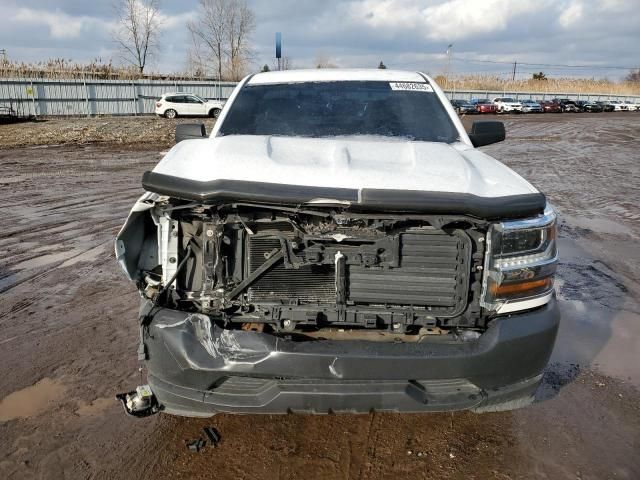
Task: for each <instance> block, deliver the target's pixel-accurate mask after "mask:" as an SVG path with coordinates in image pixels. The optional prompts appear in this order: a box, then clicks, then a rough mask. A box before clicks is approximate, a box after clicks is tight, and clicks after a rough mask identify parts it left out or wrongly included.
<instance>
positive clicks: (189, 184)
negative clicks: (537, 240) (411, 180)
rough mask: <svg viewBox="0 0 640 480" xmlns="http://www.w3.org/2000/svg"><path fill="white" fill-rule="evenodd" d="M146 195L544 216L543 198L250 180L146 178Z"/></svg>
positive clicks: (492, 216)
mask: <svg viewBox="0 0 640 480" xmlns="http://www.w3.org/2000/svg"><path fill="white" fill-rule="evenodd" d="M142 186H143V187H144V188H145V190H148V191H150V192H155V193H159V194H162V195H169V196H171V197H175V198H180V199H183V200H198V201H212V200H222V201H236V202H237V201H253V202H268V203H278V204H283V203H284V204H291V203H294V204H301V203H305V202H309V201H311V200H314V199H318V198H326V199H332V200H339V201H347V202H351V203H352V204H353V205H355V206H357V207H360V208H362V209H371V208H375V209H376V210H387V211H389V210H390V211H417V212H424V213H435V214H448V215H454V214H459V215H470V216H473V217H477V218H484V219H502V218H522V217H528V216H533V215H537V214H540V213H542V212H543V211H544V208H545V205H546V198H545V196H544V195H543V194H542V193H529V194H524V195H508V196H502V197H479V196H477V195H472V194H469V193H451V192H429V191H420V190H388V189H375V188H364V189H362V190H361V192H360V198H358V190H356V189H351V188H334V187H310V186H305V185H288V184H280V183H266V182H249V181H245V180H213V181H210V182H199V181H197V180H188V179H184V178H180V177H174V176H172V175H165V174H162V173H156V172H145V173H144V175H143V176H142Z"/></svg>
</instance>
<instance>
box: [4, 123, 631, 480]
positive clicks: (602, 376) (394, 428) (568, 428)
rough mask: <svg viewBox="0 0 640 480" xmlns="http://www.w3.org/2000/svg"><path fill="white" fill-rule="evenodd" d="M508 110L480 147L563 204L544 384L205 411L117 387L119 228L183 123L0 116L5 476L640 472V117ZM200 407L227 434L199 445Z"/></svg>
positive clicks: (124, 310)
mask: <svg viewBox="0 0 640 480" xmlns="http://www.w3.org/2000/svg"><path fill="white" fill-rule="evenodd" d="M504 119H505V121H506V122H507V131H508V140H507V141H506V142H504V143H502V144H497V145H494V146H491V147H487V148H486V151H487V152H489V153H490V154H492V155H495V156H496V157H497V158H499V159H501V160H503V161H504V162H505V163H506V164H508V165H509V166H511V167H512V168H514V169H515V170H516V171H518V172H520V173H521V174H522V175H523V176H525V177H526V178H527V179H529V180H531V181H532V182H533V183H534V184H535V185H537V186H538V187H539V188H540V189H541V190H543V191H545V192H546V193H547V194H548V196H549V198H550V199H551V201H552V202H553V203H554V204H555V205H556V207H557V209H558V210H559V212H560V215H561V218H562V222H561V229H560V235H561V237H560V247H561V255H562V261H561V266H560V271H559V280H558V282H557V292H558V296H559V298H560V304H561V308H562V312H563V322H562V326H561V331H560V335H559V338H558V342H557V346H556V350H555V352H554V355H553V359H552V363H551V365H550V366H549V368H548V371H547V373H546V375H545V383H544V385H543V388H542V389H541V390H540V392H539V395H538V396H539V401H538V402H537V403H536V404H535V405H534V406H532V407H529V408H527V409H524V410H519V411H515V412H508V413H495V414H484V415H476V414H472V413H454V414H450V413H449V414H432V415H394V414H379V413H372V414H369V415H360V416H352V415H338V416H336V415H329V416H297V415H288V416H229V415H220V416H217V417H214V418H211V419H206V420H202V419H185V418H177V417H170V416H167V415H157V416H155V417H152V418H150V419H144V420H134V419H131V418H129V417H126V416H125V415H124V414H123V413H122V409H121V407H120V406H119V405H117V404H116V402H115V401H114V398H113V397H114V394H115V393H117V392H121V391H125V390H129V389H130V388H131V387H133V386H135V385H138V384H139V383H140V374H139V373H138V371H137V367H138V365H137V360H136V347H137V335H138V331H137V326H136V319H135V312H136V308H137V303H138V297H137V293H136V291H135V287H134V286H133V285H132V284H130V283H128V282H127V281H125V280H124V277H123V275H122V274H121V273H120V271H119V267H118V266H117V265H116V262H115V260H114V254H113V248H112V242H113V237H114V235H115V233H116V232H117V230H118V228H119V226H120V225H121V224H122V222H123V220H124V218H125V216H126V214H127V211H128V209H129V208H130V207H131V205H132V203H133V201H134V199H135V198H136V197H137V196H138V195H139V194H140V193H141V192H142V189H141V187H140V176H141V174H142V172H143V171H145V170H147V169H150V168H152V167H153V165H154V164H155V162H157V161H158V160H159V158H160V157H161V153H160V152H161V151H162V150H163V149H164V148H165V145H166V144H168V143H169V142H170V136H171V135H170V134H171V130H172V129H173V123H172V122H167V121H165V120H158V119H155V118H153V119H152V118H147V119H142V120H141V119H131V118H128V119H76V120H73V121H72V122H71V124H72V125H73V127H69V125H68V124H67V123H66V121H64V120H53V121H50V122H42V123H33V124H23V125H20V126H18V125H13V126H0V146H2V145H3V146H4V149H3V150H0V198H1V200H2V203H1V204H0V211H1V213H2V215H1V218H2V220H3V221H2V226H3V228H2V230H1V231H0V365H2V369H1V372H2V375H1V376H0V399H1V400H0V478H47V479H49V478H74V479H75V478H125V477H126V478H133V479H137V478H154V479H160V478H225V479H226V478H234V479H236V478H246V479H261V478H269V479H273V478H278V479H288V478H300V477H304V478H307V479H315V478H320V479H334V478H366V479H372V478H445V479H448V478H452V479H457V478H464V479H468V478H469V479H473V478H476V479H515V478H540V479H572V480H574V479H584V480H586V479H637V478H640V393H639V390H638V387H640V363H639V361H638V359H639V358H640V301H639V298H640V297H639V290H640V283H639V280H640V242H639V238H640V209H639V208H638V205H640V193H639V190H638V186H639V185H640V167H638V164H637V162H638V151H639V148H640V140H638V139H639V138H640V115H634V114H625V113H622V114H600V115H588V114H580V115H569V114H567V115H538V116H519V117H504ZM472 120H473V119H472ZM67 127H69V128H70V129H71V130H67ZM83 129H86V131H85V130H83ZM143 129H147V130H144V131H149V132H152V133H150V134H149V138H147V137H145V136H140V135H141V133H140V132H141V131H143ZM131 130H133V131H134V133H133V134H131V133H130V131H131ZM69 131H71V132H75V133H69ZM82 131H85V133H86V134H81V133H78V132H82ZM114 131H115V132H121V133H119V134H118V135H119V137H114V136H113V135H114V134H113V132H114ZM65 132H66V133H65ZM87 132H88V133H87ZM159 132H163V133H159ZM79 141H81V142H83V143H85V144H83V145H78V144H77V142H79ZM94 142H97V143H94ZM34 144H35V145H36V146H33V145H34ZM40 144H64V145H59V146H47V147H42V146H39V145H40ZM19 145H32V146H25V147H23V148H14V147H16V146H19ZM206 425H211V426H215V427H216V428H217V429H218V430H219V431H220V432H221V434H222V436H223V440H222V442H221V444H220V445H219V447H218V448H215V449H214V448H210V447H209V446H207V447H206V448H205V450H204V451H202V452H201V453H199V454H194V453H190V452H188V451H187V450H186V448H185V441H186V440H188V439H191V438H193V437H194V436H198V435H200V434H201V432H200V428H201V427H203V426H206Z"/></svg>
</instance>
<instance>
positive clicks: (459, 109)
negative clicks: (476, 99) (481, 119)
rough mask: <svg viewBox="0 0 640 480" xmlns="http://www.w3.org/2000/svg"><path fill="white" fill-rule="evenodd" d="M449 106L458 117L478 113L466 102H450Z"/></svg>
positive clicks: (473, 106) (472, 105)
mask: <svg viewBox="0 0 640 480" xmlns="http://www.w3.org/2000/svg"><path fill="white" fill-rule="evenodd" d="M451 106H452V107H453V109H454V110H455V111H456V113H457V114H458V115H462V114H468V113H478V112H477V111H476V106H475V105H474V104H473V103H471V102H469V101H467V100H451Z"/></svg>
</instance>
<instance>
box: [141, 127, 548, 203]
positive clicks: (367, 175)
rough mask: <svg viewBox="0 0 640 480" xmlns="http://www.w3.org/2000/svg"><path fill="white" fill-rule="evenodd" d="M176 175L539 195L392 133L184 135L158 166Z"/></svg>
mask: <svg viewBox="0 0 640 480" xmlns="http://www.w3.org/2000/svg"><path fill="white" fill-rule="evenodd" d="M153 172H154V173H157V174H162V175H167V176H171V177H177V178H179V179H184V180H190V181H196V182H212V181H216V180H236V181H249V182H265V183H270V184H285V185H297V186H308V187H328V188H346V189H354V190H358V191H362V190H363V189H383V190H385V189H388V190H412V191H428V192H451V193H463V194H472V195H474V196H480V197H501V196H510V195H523V194H530V193H537V192H538V191H537V190H536V189H535V188H534V187H533V186H532V185H531V184H529V183H528V182H527V181H526V180H524V179H523V178H522V177H520V175H518V174H517V173H515V172H514V171H512V170H511V169H509V168H508V167H506V166H505V165H503V164H502V163H500V162H499V161H497V160H495V159H494V158H492V157H490V156H488V155H486V154H484V153H483V152H481V151H479V150H476V149H474V148H473V147H471V146H468V145H466V144H463V143H456V144H452V145H448V144H444V143H432V142H414V141H409V140H404V139H390V138H388V137H377V136H376V137H370V136H358V137H333V138H299V137H273V136H253V135H251V136H244V135H233V136H228V137H216V138H208V139H202V140H200V139H197V140H185V141H182V142H180V143H178V144H177V145H175V146H174V147H173V148H172V149H171V150H170V151H169V152H168V153H167V154H166V155H165V157H164V158H163V159H162V160H161V161H160V162H159V163H158V165H157V166H156V167H155V168H154V170H153Z"/></svg>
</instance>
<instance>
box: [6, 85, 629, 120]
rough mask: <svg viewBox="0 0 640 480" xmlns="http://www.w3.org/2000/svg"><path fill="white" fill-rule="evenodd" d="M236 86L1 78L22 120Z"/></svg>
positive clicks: (151, 105)
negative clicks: (170, 94)
mask: <svg viewBox="0 0 640 480" xmlns="http://www.w3.org/2000/svg"><path fill="white" fill-rule="evenodd" d="M235 86H236V83H234V82H213V81H197V80H147V79H141V80H82V79H75V80H49V79H30V78H4V79H0V106H5V107H11V108H13V109H14V110H15V111H16V112H17V114H18V115H25V116H27V115H35V116H46V115H88V116H91V115H149V114H153V112H154V109H155V101H156V99H157V98H159V97H160V96H161V95H162V94H163V93H168V92H189V93H194V94H196V95H199V96H200V97H203V98H207V99H212V98H220V99H227V98H229V96H230V95H231V92H232V91H233V89H234V88H235ZM445 93H446V94H447V96H448V97H449V98H451V99H459V100H471V99H473V98H489V99H493V98H495V97H513V98H516V99H518V100H523V99H528V98H531V99H533V100H549V99H552V98H570V99H572V100H626V101H628V100H631V101H634V102H640V96H630V95H626V96H625V95H609V94H606V93H602V94H592V93H590V94H581V93H578V92H557V93H539V92H506V91H491V90H447V91H446V92H445Z"/></svg>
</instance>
